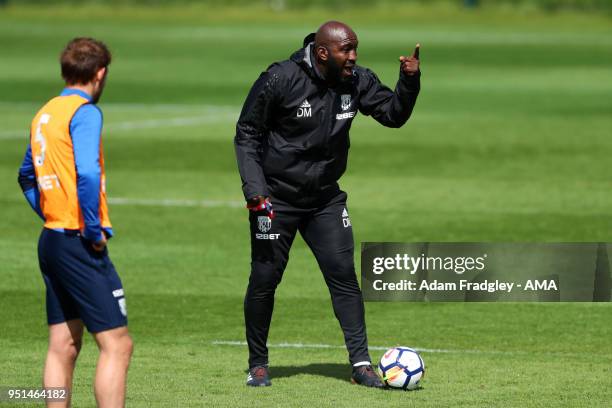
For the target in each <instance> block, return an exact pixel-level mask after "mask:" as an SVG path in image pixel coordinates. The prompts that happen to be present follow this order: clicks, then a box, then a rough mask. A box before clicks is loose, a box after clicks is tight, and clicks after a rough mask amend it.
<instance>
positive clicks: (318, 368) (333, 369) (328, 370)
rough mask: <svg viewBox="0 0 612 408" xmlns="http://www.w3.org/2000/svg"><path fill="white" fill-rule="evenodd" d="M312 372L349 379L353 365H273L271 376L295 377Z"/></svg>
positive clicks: (312, 373)
mask: <svg viewBox="0 0 612 408" xmlns="http://www.w3.org/2000/svg"><path fill="white" fill-rule="evenodd" d="M300 374H310V375H318V376H321V377H329V378H336V379H338V380H343V381H349V380H350V379H351V367H350V365H349V364H329V363H316V364H308V365H305V366H280V367H279V366H272V367H270V376H271V377H272V378H284V377H293V376H294V375H300Z"/></svg>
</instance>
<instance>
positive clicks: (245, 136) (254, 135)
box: [234, 66, 282, 203]
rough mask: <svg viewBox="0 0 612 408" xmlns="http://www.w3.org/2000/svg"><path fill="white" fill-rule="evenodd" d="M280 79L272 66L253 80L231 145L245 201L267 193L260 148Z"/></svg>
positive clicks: (259, 197) (258, 198)
mask: <svg viewBox="0 0 612 408" xmlns="http://www.w3.org/2000/svg"><path fill="white" fill-rule="evenodd" d="M281 80H282V78H281V73H280V72H279V69H278V67H275V66H272V67H271V68H270V69H268V71H266V72H264V73H262V74H261V75H260V77H259V78H258V79H257V81H255V84H254V85H253V87H252V88H251V90H250V92H249V95H248V96H247V99H246V101H245V102H244V106H243V107H242V112H241V113H240V118H239V119H238V123H237V124H236V137H235V138H234V146H235V149H236V160H237V162H238V170H239V171H240V178H241V179H242V190H243V193H244V198H245V199H246V200H247V202H249V203H251V202H255V201H257V202H260V201H262V200H263V199H264V198H265V197H267V196H268V195H269V192H268V187H267V184H266V179H265V177H264V173H263V169H262V167H261V149H262V144H263V143H264V137H265V135H266V133H267V129H268V126H269V124H270V122H271V120H272V113H273V110H274V106H275V103H276V102H277V100H278V99H277V98H278V94H279V92H278V89H279V88H280V86H281V84H280V82H281Z"/></svg>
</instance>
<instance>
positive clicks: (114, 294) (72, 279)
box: [38, 228, 127, 333]
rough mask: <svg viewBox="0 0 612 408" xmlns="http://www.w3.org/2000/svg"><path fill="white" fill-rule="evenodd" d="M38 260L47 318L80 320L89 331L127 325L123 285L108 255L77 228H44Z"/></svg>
mask: <svg viewBox="0 0 612 408" xmlns="http://www.w3.org/2000/svg"><path fill="white" fill-rule="evenodd" d="M38 261H39V263H40V270H41V272H42V276H43V279H44V280H45V285H46V287H47V321H48V323H49V324H50V325H51V324H57V323H62V322H65V321H68V320H73V319H81V320H82V321H83V323H84V324H85V327H87V330H88V331H89V332H91V333H99V332H102V331H105V330H110V329H114V328H116V327H121V326H126V325H127V310H126V305H125V296H124V294H123V285H122V284H121V280H120V279H119V275H117V271H116V270H115V267H114V266H113V263H112V262H111V260H110V258H109V257H108V250H107V249H104V251H103V252H97V251H95V250H94V249H93V248H92V247H91V242H89V241H86V240H85V239H84V238H83V237H82V236H81V234H80V233H79V232H78V231H72V232H71V231H66V232H58V231H54V230H50V229H47V228H44V229H43V231H42V233H41V234H40V239H39V241H38Z"/></svg>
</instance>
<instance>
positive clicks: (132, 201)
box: [108, 197, 245, 208]
mask: <svg viewBox="0 0 612 408" xmlns="http://www.w3.org/2000/svg"><path fill="white" fill-rule="evenodd" d="M108 203H109V204H112V205H142V206H148V207H203V208H217V207H225V208H227V207H230V208H242V207H244V205H245V204H244V202H242V201H230V200H173V199H141V198H123V197H109V198H108Z"/></svg>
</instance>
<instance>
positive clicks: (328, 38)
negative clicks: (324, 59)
mask: <svg viewBox="0 0 612 408" xmlns="http://www.w3.org/2000/svg"><path fill="white" fill-rule="evenodd" d="M348 39H357V34H355V32H354V31H353V29H352V28H351V27H349V26H348V25H346V24H344V23H341V22H340V21H328V22H327V23H324V24H323V25H322V26H321V27H319V29H318V30H317V33H316V34H315V47H318V46H330V45H332V44H334V43H342V42H344V41H347V40H348Z"/></svg>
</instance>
